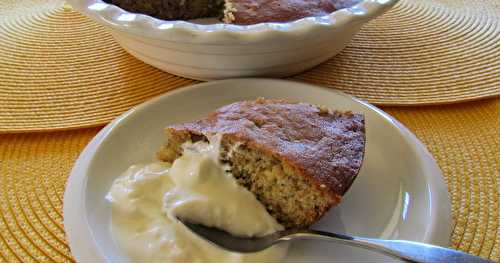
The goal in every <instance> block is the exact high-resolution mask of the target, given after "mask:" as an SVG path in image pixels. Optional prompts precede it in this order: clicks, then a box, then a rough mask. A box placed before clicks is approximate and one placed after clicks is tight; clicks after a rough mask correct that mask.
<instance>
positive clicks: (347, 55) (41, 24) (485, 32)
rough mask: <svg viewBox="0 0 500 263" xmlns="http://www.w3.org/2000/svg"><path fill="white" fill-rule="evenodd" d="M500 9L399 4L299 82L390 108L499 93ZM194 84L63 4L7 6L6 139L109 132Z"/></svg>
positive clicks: (2, 117) (3, 31) (3, 26)
mask: <svg viewBox="0 0 500 263" xmlns="http://www.w3.org/2000/svg"><path fill="white" fill-rule="evenodd" d="M498 2H499V1H497V0H485V1H465V0H440V1H430V0H419V1H416V0H415V1H413V0H401V2H400V3H399V4H398V5H397V6H396V7H395V8H394V9H393V10H391V11H390V12H389V13H388V14H386V15H384V16H383V17H381V18H379V19H377V20H375V21H374V22H372V23H370V24H369V25H367V26H366V27H365V28H364V29H363V30H362V31H361V32H360V33H359V34H358V35H357V36H356V37H355V38H354V40H353V41H352V43H351V44H350V45H349V46H348V47H347V48H346V49H345V50H344V51H343V52H342V53H341V54H339V55H338V56H337V57H335V58H334V59H332V60H330V61H328V62H326V63H324V64H322V65H320V66H318V67H317V68H315V69H313V70H311V71H308V72H305V73H303V74H301V75H299V76H296V77H295V79H298V80H302V81H306V82H313V83H318V84H321V85H325V86H328V87H335V88H337V89H340V90H343V91H345V92H347V93H350V94H354V95H356V96H358V97H360V98H363V99H365V100H368V101H370V102H372V103H376V104H387V105H413V104H436V103H451V102H457V101H466V100H474V99H479V98H484V97H488V96H494V95H498V94H500V59H498V57H499V56H500V45H499V43H500V18H499V17H500V15H499V14H500V7H499V4H498ZM193 82H194V81H192V80H188V79H184V78H180V77H176V76H173V75H171V74H168V73H163V72H161V71H159V70H156V69H154V68H153V67H150V66H148V65H146V64H144V63H142V62H140V61H138V60H136V59H134V58H133V57H131V56H130V55H128V54H127V53H126V52H124V51H123V50H122V49H121V48H120V47H119V46H118V45H117V44H116V43H115V42H114V41H113V40H112V38H111V36H110V35H109V34H108V33H107V32H106V31H105V30H104V29H103V28H102V27H101V26H98V25H96V24H95V23H93V22H91V21H90V20H89V19H87V18H85V17H83V16H81V15H80V14H78V13H76V12H74V11H73V10H72V9H71V7H70V6H68V5H64V4H63V1H62V0H3V1H0V133H1V132H3V133H5V132H26V131H51V130H61V129H74V128H81V127H90V126H96V125H101V124H104V123H106V122H108V121H109V120H111V119H113V118H114V117H115V116H117V115H118V114H120V113H121V112H123V111H125V110H127V109H129V108H130V107H131V106H133V105H136V104H138V103H140V102H142V101H144V100H146V99H147V98H150V97H152V96H156V95H158V94H161V93H163V92H165V91H167V90H169V89H173V88H176V87H180V86H184V85H187V84H192V83H193Z"/></svg>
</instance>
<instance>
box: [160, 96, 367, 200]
mask: <svg viewBox="0 0 500 263" xmlns="http://www.w3.org/2000/svg"><path fill="white" fill-rule="evenodd" d="M167 129H171V130H173V131H177V132H180V131H185V132H190V133H192V134H199V135H207V134H214V133H221V134H223V136H228V137H229V138H231V139H233V140H236V141H241V142H243V143H245V144H246V145H247V146H248V147H250V148H255V149H259V150H261V151H263V152H266V153H268V154H270V155H272V156H274V157H275V158H277V159H279V160H281V161H283V162H285V163H287V164H288V165H290V166H291V167H293V168H294V169H295V170H296V171H298V173H299V174H301V175H302V176H306V177H307V178H309V179H312V181H313V182H315V183H316V185H317V186H318V189H321V190H322V191H327V193H328V194H329V195H330V196H332V197H338V196H342V195H344V194H345V192H346V191H347V190H348V189H349V187H350V186H351V184H352V182H353V180H354V179H355V177H356V175H357V174H358V172H359V170H360V167H361V164H362V161H363V155H364V148H365V129H364V117H363V115H360V114H353V113H351V112H344V113H341V112H337V111H333V112H332V111H328V110H325V109H320V108H318V107H316V106H313V105H310V104H305V103H291V102H287V101H284V100H266V99H258V100H256V101H243V102H236V103H233V104H230V105H227V106H224V107H222V108H220V109H219V110H217V111H215V112H214V113H211V114H210V115H209V116H207V117H206V118H204V119H201V120H198V121H194V122H190V123H184V124H176V125H172V126H169V127H167Z"/></svg>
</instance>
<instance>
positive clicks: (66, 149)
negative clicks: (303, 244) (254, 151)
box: [0, 99, 500, 262]
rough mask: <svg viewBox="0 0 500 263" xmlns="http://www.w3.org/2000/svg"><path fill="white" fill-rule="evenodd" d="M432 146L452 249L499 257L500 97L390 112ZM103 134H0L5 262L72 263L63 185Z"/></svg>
mask: <svg viewBox="0 0 500 263" xmlns="http://www.w3.org/2000/svg"><path fill="white" fill-rule="evenodd" d="M385 110H386V111H388V112H389V113H390V114H392V115H393V116H395V117H396V118H398V119H399V120H400V121H401V122H403V123H404V124H405V125H407V127H409V128H410V129H411V130H412V131H414V132H415V133H416V134H417V136H418V137H419V138H420V139H421V140H422V141H423V142H424V143H425V144H426V145H427V147H428V148H429V150H430V151H431V152H432V154H433V155H434V156H435V158H436V160H437V161H438V164H439V165H440V167H441V169H442V170H443V173H444V176H445V180H446V183H447V184H448V188H449V192H450V196H451V202H452V213H453V218H454V221H455V224H454V226H453V235H452V237H451V245H452V247H454V248H458V249H461V250H464V251H467V252H470V253H473V254H476V255H480V256H482V257H485V258H490V259H492V260H495V261H498V260H499V259H500V232H499V231H498V229H499V228H500V212H499V194H500V193H499V191H500V176H499V166H498V165H499V161H500V160H499V156H498V153H499V152H500V148H499V146H500V143H499V140H498V138H499V131H500V121H499V119H498V116H499V115H500V99H495V100H486V101H481V102H475V103H467V104H459V105H454V106H440V107H438V106H433V107H426V108H404V109H401V108H386V109H385ZM98 130H99V129H97V128H93V129H81V130H76V131H64V132H52V133H38V134H37V133H35V134H4V135H0V262H2V261H7V262H16V261H17V262H19V261H22V262H30V261H32V262H35V261H40V262H47V261H58V262H64V261H71V260H72V259H71V254H70V251H69V248H68V245H67V243H66V241H65V235H64V230H63V226H62V224H63V215H62V200H63V192H64V186H65V183H66V179H67V177H68V173H69V171H70V169H71V167H72V165H73V162H74V160H75V159H76V157H77V156H78V154H79V153H80V151H81V150H82V149H83V147H84V146H85V145H86V143H87V142H88V141H89V140H90V139H91V138H92V137H93V136H94V135H95V134H96V133H97V132H98Z"/></svg>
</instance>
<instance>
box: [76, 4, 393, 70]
mask: <svg viewBox="0 0 500 263" xmlns="http://www.w3.org/2000/svg"><path fill="white" fill-rule="evenodd" d="M68 2H69V3H70V4H71V5H72V6H73V7H74V8H75V9H76V10H78V11H79V12H81V13H83V14H85V15H87V16H88V17H90V18H91V19H93V20H94V21H96V22H98V23H100V24H102V25H104V26H106V27H107V28H108V29H109V30H110V32H111V34H112V35H113V37H114V38H115V39H116V41H117V42H118V43H119V44H120V45H121V46H122V47H123V48H124V49H125V50H126V51H128V52H129V53H130V54H132V55H133V56H135V57H137V58H138V59H140V60H142V61H144V62H146V63H148V64H150V65H153V66H155V67H157V68H159V69H162V70H164V71H168V72H170V73H173V74H176V75H180V76H185V77H189V78H194V79H202V80H208V79H221V78H231V77H245V76H273V77H282V76H288V75H292V74H296V73H299V72H301V71H304V70H306V69H309V68H311V67H313V66H316V65H318V64H319V63H321V62H324V61H326V60H328V59H329V58H331V57H333V56H334V55H336V54H337V53H338V52H339V51H340V50H342V49H343V48H344V47H345V46H346V45H347V44H348V43H349V41H350V40H351V39H352V37H353V36H354V35H355V34H356V33H357V32H358V31H359V29H360V28H361V26H363V25H364V24H365V23H367V22H368V21H370V20H371V19H373V18H375V17H377V16H379V15H381V14H382V13H384V12H385V11H386V10H388V9H389V8H390V7H391V6H393V5H394V4H395V3H396V2H397V0H364V1H361V2H360V3H358V4H357V5H355V6H353V7H351V8H346V9H340V10H337V11H335V12H333V13H331V14H330V15H327V16H321V17H307V18H303V19H300V20H297V21H294V22H290V23H261V24H255V25H249V26H239V25H228V24H222V23H215V24H197V23H193V22H187V21H165V20H160V19H156V18H153V17H150V16H147V15H142V14H134V13H130V12H127V11H125V10H123V9H121V8H119V7H117V6H114V5H110V4H107V3H105V2H103V1H102V0H68Z"/></svg>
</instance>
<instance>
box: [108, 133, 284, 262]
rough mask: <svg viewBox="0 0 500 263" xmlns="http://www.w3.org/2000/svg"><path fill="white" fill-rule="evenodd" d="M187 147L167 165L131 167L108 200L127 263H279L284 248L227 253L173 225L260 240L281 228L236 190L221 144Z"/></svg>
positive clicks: (114, 231)
mask: <svg viewBox="0 0 500 263" xmlns="http://www.w3.org/2000/svg"><path fill="white" fill-rule="evenodd" d="M211 141H212V142H211V143H207V142H196V143H185V144H184V145H183V148H184V153H183V155H182V157H180V158H178V159H177V160H175V161H174V163H173V164H172V165H170V164H168V163H152V164H147V165H133V166H131V167H130V168H129V169H128V170H127V171H125V173H124V174H123V175H122V176H120V177H119V178H117V179H116V180H115V181H114V182H113V185H112V186H111V189H110V191H109V193H108V195H107V197H106V199H107V200H108V201H109V202H110V203H111V206H112V224H111V232H112V235H113V237H114V239H115V240H116V242H117V244H118V246H119V247H120V248H121V249H122V250H124V251H125V253H126V254H127V255H128V257H129V258H130V260H131V261H132V262H149V263H153V262H209V263H210V262H214V263H225V262H227V263H233V262H235V263H236V262H270V263H272V262H281V260H282V259H283V258H284V256H285V254H286V250H287V247H286V245H284V244H281V245H278V246H274V247H272V248H269V249H267V250H264V251H262V252H259V253H253V254H239V253H231V252H227V251H225V250H222V249H220V248H217V247H215V246H214V245H212V244H210V243H208V242H207V241H205V240H203V239H202V238H200V237H198V236H197V235H196V234H194V233H192V232H191V231H190V230H189V229H188V228H186V226H184V225H183V224H182V223H181V222H180V221H178V219H177V218H184V219H187V220H189V221H192V222H196V223H201V224H204V225H207V226H214V227H217V228H220V229H224V230H226V231H228V232H229V233H231V234H233V235H238V236H263V235H266V234H270V233H273V232H275V231H279V230H282V229H283V227H282V226H281V225H280V224H278V223H277V222H276V220H275V219H274V218H273V217H272V216H271V215H269V213H268V212H267V211H266V209H265V207H264V206H263V205H262V204H261V203H260V202H259V201H258V200H257V199H256V198H255V196H254V195H253V194H252V193H251V192H249V191H248V190H247V189H245V188H244V187H242V186H240V185H238V184H237V182H236V180H235V179H234V178H233V177H232V175H231V174H230V172H228V171H227V168H226V167H224V165H222V164H220V163H219V161H218V159H217V156H218V149H219V145H218V144H219V140H217V138H215V139H214V140H211Z"/></svg>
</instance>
